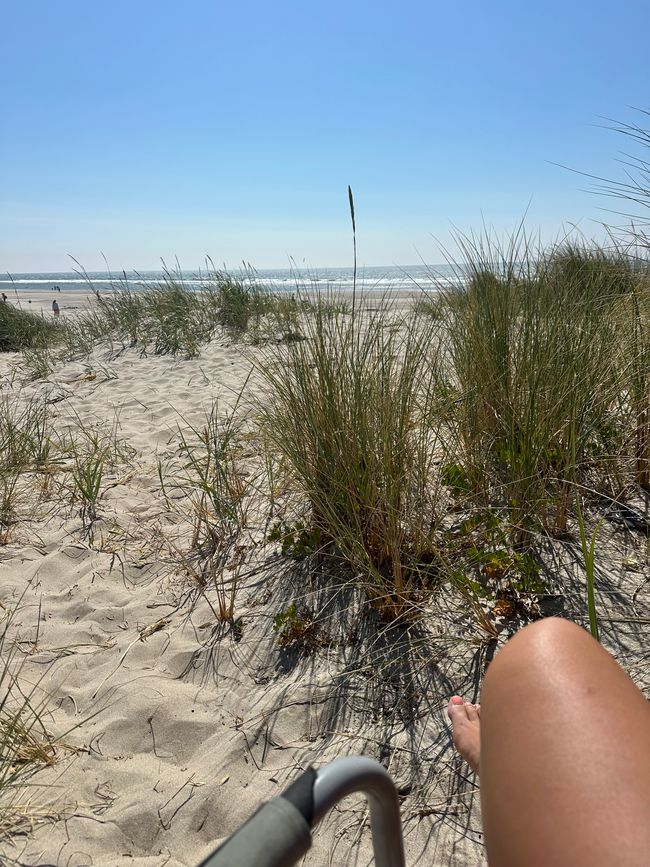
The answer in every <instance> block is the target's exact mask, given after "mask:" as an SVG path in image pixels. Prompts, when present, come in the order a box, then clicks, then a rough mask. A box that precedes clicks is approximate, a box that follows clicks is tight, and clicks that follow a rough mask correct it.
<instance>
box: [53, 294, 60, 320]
mask: <svg viewBox="0 0 650 867" xmlns="http://www.w3.org/2000/svg"><path fill="white" fill-rule="evenodd" d="M59 312H60V311H59V302H58V301H57V300H56V298H55V299H54V301H53V302H52V313H54V318H55V319H58V318H59Z"/></svg>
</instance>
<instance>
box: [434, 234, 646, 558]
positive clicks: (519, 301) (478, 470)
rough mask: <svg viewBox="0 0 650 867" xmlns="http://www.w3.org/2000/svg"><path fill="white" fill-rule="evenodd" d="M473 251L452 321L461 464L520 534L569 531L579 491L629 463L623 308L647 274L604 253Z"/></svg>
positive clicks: (477, 247) (520, 245)
mask: <svg viewBox="0 0 650 867" xmlns="http://www.w3.org/2000/svg"><path fill="white" fill-rule="evenodd" d="M462 247H463V251H464V253H465V260H466V261H465V266H464V268H465V274H464V278H465V285H464V287H457V288H456V290H455V291H454V294H453V303H452V304H450V306H449V316H448V319H447V328H448V335H449V353H450V369H449V375H450V378H449V387H450V388H451V389H452V391H453V392H454V393H455V402H454V405H455V407H456V411H455V414H454V419H453V421H454V425H455V433H456V436H455V440H456V442H457V443H458V445H459V452H458V464H459V466H460V467H461V468H462V472H463V474H464V475H465V476H466V478H467V480H468V483H469V484H470V486H471V488H472V490H473V491H474V492H475V493H476V495H477V496H478V497H480V498H482V499H483V500H484V501H485V502H496V503H501V504H503V505H505V506H506V507H507V508H508V509H509V511H510V523H511V525H512V527H513V531H514V535H515V537H516V540H517V541H519V542H523V541H524V540H525V539H527V538H528V531H529V530H530V529H531V527H537V528H540V527H541V528H543V529H544V530H546V531H549V532H552V533H555V534H558V533H559V534H562V533H564V532H566V529H567V517H568V509H569V504H570V502H571V501H572V499H573V494H572V492H571V486H572V485H573V484H574V483H575V482H578V481H579V482H584V483H587V482H588V481H589V480H591V482H592V483H594V484H598V483H599V480H598V476H600V477H601V480H600V481H601V482H605V481H606V480H607V478H608V476H609V475H611V471H612V469H613V468H614V466H615V465H618V463H620V461H621V460H623V459H624V458H625V445H626V431H625V425H626V412H625V408H624V397H625V396H624V392H625V383H624V381H623V379H622V375H621V371H622V368H625V363H624V359H625V358H626V357H627V355H628V350H629V346H628V345H627V343H626V342H625V339H624V337H623V336H622V334H621V332H620V330H619V328H618V327H617V326H618V319H617V315H616V310H617V306H619V305H620V303H621V299H626V300H629V298H630V297H631V296H632V294H633V292H634V290H635V287H636V285H637V281H638V279H639V276H638V274H637V273H636V270H635V268H634V267H633V266H632V263H631V262H630V261H628V260H627V259H626V258H625V257H624V256H622V255H619V254H617V253H614V254H608V253H605V252H604V251H603V250H600V249H598V248H587V247H577V246H566V245H565V246H562V247H559V248H557V249H553V250H551V251H541V252H538V251H535V250H532V249H531V248H530V247H529V245H528V243H527V241H526V239H525V238H523V237H519V238H515V239H513V243H512V245H511V246H510V247H509V248H506V249H502V248H500V247H498V246H496V245H494V244H492V243H491V242H490V241H489V240H488V241H485V239H483V240H481V239H464V240H463V241H462ZM622 338H623V339H622ZM622 400H623V403H622Z"/></svg>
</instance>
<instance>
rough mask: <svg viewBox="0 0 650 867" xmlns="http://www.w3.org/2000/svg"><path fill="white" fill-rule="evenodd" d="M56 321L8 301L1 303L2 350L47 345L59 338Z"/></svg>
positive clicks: (16, 350) (0, 345) (0, 336)
mask: <svg viewBox="0 0 650 867" xmlns="http://www.w3.org/2000/svg"><path fill="white" fill-rule="evenodd" d="M58 331H59V330H58V328H57V326H56V325H55V323H54V322H52V321H51V320H49V319H45V318H44V317H43V316H37V315H35V314H34V313H29V312H28V311H26V310H23V309H22V308H21V307H16V306H14V305H13V304H10V303H8V302H6V303H0V352H20V351H21V350H22V349H26V348H35V347H42V346H47V345H49V344H52V343H55V342H56V341H57V340H58V336H59V335H58Z"/></svg>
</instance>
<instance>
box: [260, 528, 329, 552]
mask: <svg viewBox="0 0 650 867" xmlns="http://www.w3.org/2000/svg"><path fill="white" fill-rule="evenodd" d="M321 537H322V533H321V530H320V529H319V528H318V527H314V526H309V525H308V524H306V523H305V522H304V521H294V522H293V523H291V524H288V523H286V522H285V521H276V523H275V524H274V525H273V526H272V527H271V530H270V531H269V533H268V535H267V537H266V538H267V540H268V541H269V542H279V543H280V550H281V552H282V555H283V556H284V557H292V558H293V559H294V560H302V559H304V558H305V557H308V556H309V555H311V554H314V553H315V552H316V551H318V550H319V548H320V546H321Z"/></svg>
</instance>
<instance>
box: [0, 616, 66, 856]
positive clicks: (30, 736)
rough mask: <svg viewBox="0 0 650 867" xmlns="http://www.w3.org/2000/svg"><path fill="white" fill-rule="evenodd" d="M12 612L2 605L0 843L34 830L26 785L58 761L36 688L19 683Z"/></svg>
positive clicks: (21, 661)
mask: <svg viewBox="0 0 650 867" xmlns="http://www.w3.org/2000/svg"><path fill="white" fill-rule="evenodd" d="M16 610H17V609H16V607H13V608H8V607H6V606H5V605H3V606H2V623H1V624H0V839H2V838H4V837H8V836H10V835H11V834H12V833H16V832H21V831H24V830H26V829H28V828H30V826H31V825H32V824H33V822H32V818H33V816H32V814H33V813H36V810H35V805H34V803H33V789H32V790H31V791H30V788H29V784H30V780H31V778H32V776H33V775H34V773H35V772H36V771H38V770H39V768H42V767H46V766H49V765H52V764H53V763H54V762H55V760H56V751H55V741H54V739H53V738H52V737H51V736H50V734H49V733H48V731H47V729H46V727H45V724H44V712H45V698H44V696H42V695H41V694H40V691H39V687H38V684H33V683H30V680H29V679H28V678H26V677H23V670H22V669H23V666H24V657H22V654H21V653H20V652H19V650H18V647H17V645H16V643H15V641H13V640H12V625H13V622H14V619H15V616H16ZM40 812H41V814H42V815H45V812H46V811H43V810H41V811H40Z"/></svg>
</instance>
